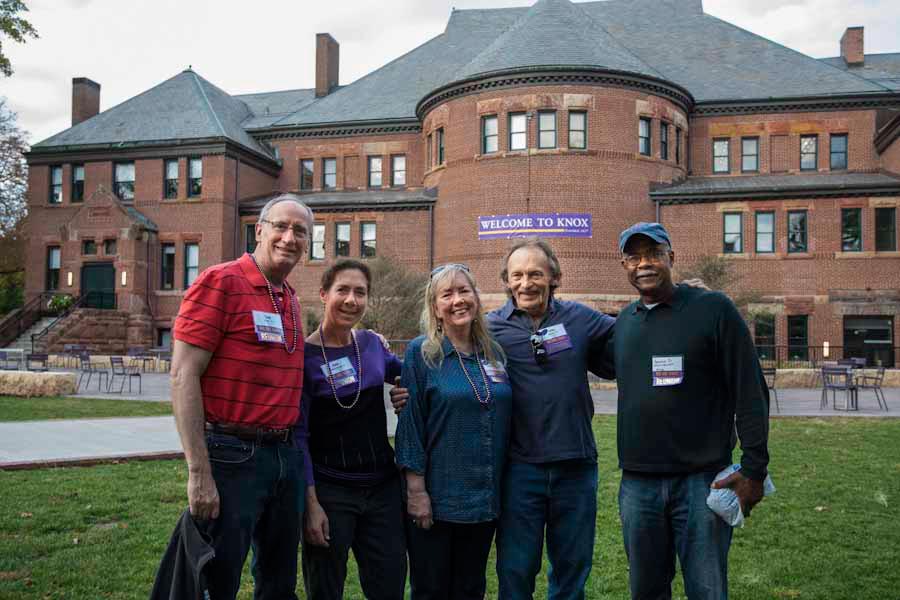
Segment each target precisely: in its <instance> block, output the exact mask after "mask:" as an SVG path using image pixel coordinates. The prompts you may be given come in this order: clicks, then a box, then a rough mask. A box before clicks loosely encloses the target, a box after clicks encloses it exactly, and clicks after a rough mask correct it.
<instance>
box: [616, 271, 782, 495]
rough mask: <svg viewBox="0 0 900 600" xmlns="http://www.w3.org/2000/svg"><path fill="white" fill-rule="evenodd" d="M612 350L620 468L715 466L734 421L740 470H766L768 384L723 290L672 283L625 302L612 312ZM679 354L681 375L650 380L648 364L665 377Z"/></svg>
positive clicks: (674, 372)
mask: <svg viewBox="0 0 900 600" xmlns="http://www.w3.org/2000/svg"><path fill="white" fill-rule="evenodd" d="M654 357H656V359H655V360H654ZM678 357H682V358H681V359H679V358H678ZM615 358H616V378H617V379H618V385H619V410H618V442H619V466H620V467H621V468H622V469H625V470H628V471H638V472H642V473H654V474H681V473H694V472H699V471H714V470H719V469H721V468H722V467H725V466H726V465H729V464H731V461H732V459H731V452H732V450H733V449H734V446H735V439H734V431H735V423H736V424H737V433H738V435H739V436H740V439H741V447H742V449H743V457H742V459H741V471H742V472H743V473H744V474H745V475H746V476H747V477H750V478H751V479H764V478H765V476H766V467H767V465H768V463H769V453H768V448H767V442H768V431H769V427H768V418H769V389H768V387H767V386H766V383H765V379H764V378H763V375H762V371H761V370H760V367H759V359H758V358H757V355H756V348H755V347H754V345H753V340H752V339H751V337H750V332H749V330H748V329H747V325H746V324H745V323H744V320H743V318H741V316H740V314H739V313H738V311H737V309H736V308H735V307H734V304H732V302H731V300H729V299H728V298H727V297H726V296H725V295H724V294H721V293H718V292H709V291H706V290H702V289H698V288H690V287H686V286H678V287H677V288H676V291H675V295H674V296H673V297H672V299H671V300H670V301H669V302H665V303H662V304H659V305H657V306H655V307H654V308H652V309H650V310H648V309H647V308H646V307H644V306H643V305H642V304H641V303H640V302H634V303H632V304H630V305H628V306H627V307H626V308H625V309H624V310H623V311H622V312H621V313H620V314H619V317H618V319H617V321H616V335H615ZM679 360H680V361H681V365H682V367H683V369H682V374H681V375H680V377H681V378H682V380H681V382H680V383H675V384H674V385H657V386H654V385H653V383H654V376H653V365H654V364H656V369H657V375H658V376H659V378H658V379H657V383H662V384H672V383H673V382H676V381H678V379H679V369H678V366H679ZM735 417H737V418H736V419H735Z"/></svg>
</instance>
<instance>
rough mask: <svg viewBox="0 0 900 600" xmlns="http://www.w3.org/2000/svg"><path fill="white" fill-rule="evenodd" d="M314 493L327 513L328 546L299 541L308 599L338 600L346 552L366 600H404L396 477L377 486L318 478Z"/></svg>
mask: <svg viewBox="0 0 900 600" xmlns="http://www.w3.org/2000/svg"><path fill="white" fill-rule="evenodd" d="M316 496H318V498H319V504H321V505H322V508H324V509H325V514H327V515H328V527H329V533H330V535H331V541H330V542H329V547H328V548H322V547H320V546H313V545H311V544H308V543H307V542H306V541H305V540H304V542H303V579H304V581H305V584H306V597H307V598H308V599H309V600H340V599H341V598H342V597H343V596H344V580H345V579H346V578H347V556H348V554H349V551H350V549H351V548H352V549H353V556H354V557H355V558H356V564H357V566H358V567H359V583H360V585H361V586H362V591H363V595H364V596H365V597H366V598H368V599H369V600H402V599H403V591H404V587H405V586H406V536H405V535H404V532H403V504H402V500H401V497H400V478H399V476H397V477H392V478H391V479H390V480H388V481H386V482H385V483H382V484H380V485H378V486H375V487H349V486H342V485H334V484H331V483H327V482H321V481H317V482H316Z"/></svg>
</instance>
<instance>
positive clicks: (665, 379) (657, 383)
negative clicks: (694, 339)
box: [651, 355, 684, 387]
mask: <svg viewBox="0 0 900 600" xmlns="http://www.w3.org/2000/svg"><path fill="white" fill-rule="evenodd" d="M652 360H653V363H652V366H651V371H652V376H653V387H665V386H670V385H678V384H680V383H681V382H682V381H684V356H680V355H679V356H654V357H652Z"/></svg>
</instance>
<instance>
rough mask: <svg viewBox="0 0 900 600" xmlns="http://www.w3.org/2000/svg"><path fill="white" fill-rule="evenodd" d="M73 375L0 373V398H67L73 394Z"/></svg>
mask: <svg viewBox="0 0 900 600" xmlns="http://www.w3.org/2000/svg"><path fill="white" fill-rule="evenodd" d="M75 383H76V379H75V373H32V372H30V371H0V396H23V397H26V398H32V397H37V396H67V395H69V394H74V393H75Z"/></svg>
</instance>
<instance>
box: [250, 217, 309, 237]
mask: <svg viewBox="0 0 900 600" xmlns="http://www.w3.org/2000/svg"><path fill="white" fill-rule="evenodd" d="M259 222H260V223H268V224H269V225H271V226H272V229H274V230H275V233H287V230H288V229H290V230H291V231H293V232H294V237H296V238H299V239H301V240H305V239H306V236H308V235H309V231H308V230H307V229H306V225H291V224H290V223H285V222H283V221H269V220H268V219H260V220H259Z"/></svg>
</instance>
